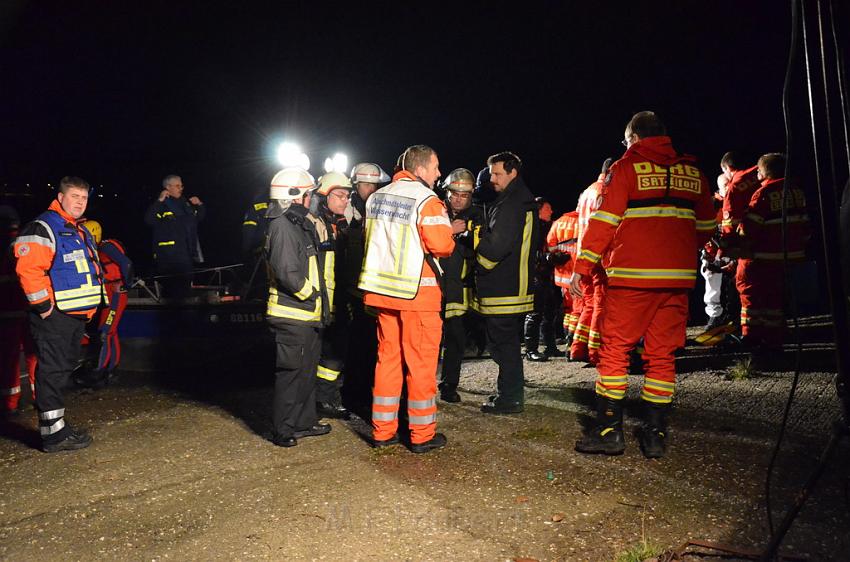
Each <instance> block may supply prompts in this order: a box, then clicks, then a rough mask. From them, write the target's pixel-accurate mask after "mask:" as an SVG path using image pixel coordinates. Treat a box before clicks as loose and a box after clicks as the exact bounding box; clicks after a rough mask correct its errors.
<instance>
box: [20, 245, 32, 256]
mask: <svg viewBox="0 0 850 562" xmlns="http://www.w3.org/2000/svg"><path fill="white" fill-rule="evenodd" d="M28 253H30V245H29V244H21V245H20V246H18V257H21V256H25V255H27V254H28Z"/></svg>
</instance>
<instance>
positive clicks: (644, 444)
mask: <svg viewBox="0 0 850 562" xmlns="http://www.w3.org/2000/svg"><path fill="white" fill-rule="evenodd" d="M667 410H668V405H667V404H650V403H647V404H646V420H645V421H644V423H643V427H642V428H641V431H640V448H641V451H643V455H644V456H645V457H646V458H648V459H660V458H661V457H663V456H664V453H665V452H666V451H667V445H666V443H665V441H666V439H667Z"/></svg>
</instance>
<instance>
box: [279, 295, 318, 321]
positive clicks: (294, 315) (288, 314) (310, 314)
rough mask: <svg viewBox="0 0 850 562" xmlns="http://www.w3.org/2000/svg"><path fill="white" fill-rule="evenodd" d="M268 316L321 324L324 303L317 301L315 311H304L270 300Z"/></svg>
mask: <svg viewBox="0 0 850 562" xmlns="http://www.w3.org/2000/svg"><path fill="white" fill-rule="evenodd" d="M270 298H271V297H270ZM266 314H268V315H269V316H275V317H278V318H291V319H293V320H303V321H305V322H319V321H321V319H322V301H321V300H319V299H316V306H315V307H314V308H313V310H304V309H301V308H294V307H291V306H284V305H282V304H278V303H276V302H272V301H271V300H269V302H268V303H267V306H266Z"/></svg>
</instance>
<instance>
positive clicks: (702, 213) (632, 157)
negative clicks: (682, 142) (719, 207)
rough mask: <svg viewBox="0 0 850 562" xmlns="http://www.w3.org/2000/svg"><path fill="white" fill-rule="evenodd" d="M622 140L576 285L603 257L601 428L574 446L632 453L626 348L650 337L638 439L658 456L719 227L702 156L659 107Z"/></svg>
mask: <svg viewBox="0 0 850 562" xmlns="http://www.w3.org/2000/svg"><path fill="white" fill-rule="evenodd" d="M623 143H624V144H625V146H626V153H625V154H624V155H623V157H622V158H620V160H618V161H617V162H615V163H614V164H613V165H612V166H611V168H610V169H609V171H608V176H607V178H606V183H607V186H606V191H605V198H604V200H603V201H602V203H601V205H600V206H599V208H598V209H597V210H596V212H595V213H593V215H591V217H590V220H589V221H588V225H587V230H586V231H585V232H584V234H583V237H582V240H581V250H580V253H579V256H578V259H577V260H576V264H575V269H574V273H573V278H572V281H571V283H570V290H571V292H572V294H573V296H574V297H576V298H578V297H580V296H581V294H582V292H583V289H582V282H583V278H584V277H585V276H588V275H591V272H592V271H593V268H594V267H595V265H596V264H597V263H599V262H600V260H601V258H602V256H606V258H605V264H604V265H605V267H606V271H607V273H608V289H607V291H606V294H605V304H604V308H605V310H604V316H603V318H602V326H601V332H602V347H601V349H600V351H599V364H598V365H597V370H598V372H599V378H598V380H597V382H596V394H597V425H596V427H595V428H593V429H592V430H591V431H590V432H588V433H587V435H586V436H585V437H584V438H583V439H581V440H580V441H578V442H577V443H576V447H575V448H576V450H577V451H579V452H581V453H604V454H607V455H619V454H622V453H623V451H624V450H625V443H624V438H623V399H624V398H625V395H626V391H627V386H628V372H629V352H630V351H631V350H632V348H634V346H635V345H636V344H637V342H638V340H640V338H641V337H643V338H644V344H645V349H646V351H645V353H644V359H645V360H646V362H647V365H648V366H647V369H646V377H645V379H644V385H643V390H642V392H641V399H642V401H643V403H644V404H645V406H646V420H645V424H644V427H643V431H642V432H641V435H640V442H641V447H642V449H643V453H644V455H645V456H646V457H647V458H659V457H662V456H664V453H665V437H666V432H667V428H666V415H667V410H668V408H669V406H670V403H671V402H672V399H673V391H674V389H675V385H676V370H675V358H674V356H673V353H674V351H675V350H676V349H677V348H679V347H681V346H683V345H684V343H685V325H686V322H687V318H688V290H689V289H692V288H693V286H694V283H695V281H696V273H697V272H696V260H695V252H696V250H697V249H698V248H700V247H702V245H703V244H704V243H705V242H706V241H707V240H708V238H709V236H711V233H712V232H713V231H714V228H715V214H714V207H713V205H712V202H711V192H710V190H709V187H708V182H707V181H706V179H705V176H703V174H702V173H701V172H700V171H699V170H698V169H697V168H696V167H695V166H694V162H695V158H694V157H693V156H688V155H684V154H679V153H678V152H677V151H676V150H675V149H674V148H673V144H672V141H671V140H670V137H668V136H667V132H666V128H665V127H664V124H663V123H662V122H661V120H660V119H659V118H658V116H657V115H656V114H655V113H653V112H651V111H643V112H640V113H638V114H636V115H634V117H632V119H631V121H629V123H628V125H627V126H626V130H625V138H624V140H623Z"/></svg>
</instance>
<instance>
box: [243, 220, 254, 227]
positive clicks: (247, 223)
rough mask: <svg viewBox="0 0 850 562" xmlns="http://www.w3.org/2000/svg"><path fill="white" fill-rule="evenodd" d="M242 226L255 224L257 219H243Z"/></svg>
mask: <svg viewBox="0 0 850 562" xmlns="http://www.w3.org/2000/svg"><path fill="white" fill-rule="evenodd" d="M242 226H257V221H243V222H242Z"/></svg>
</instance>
